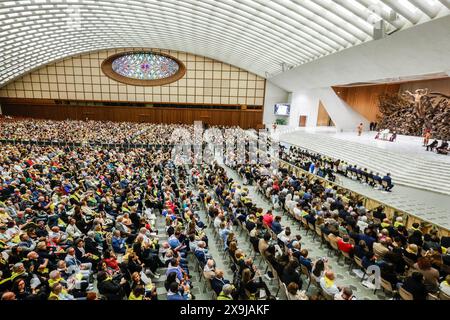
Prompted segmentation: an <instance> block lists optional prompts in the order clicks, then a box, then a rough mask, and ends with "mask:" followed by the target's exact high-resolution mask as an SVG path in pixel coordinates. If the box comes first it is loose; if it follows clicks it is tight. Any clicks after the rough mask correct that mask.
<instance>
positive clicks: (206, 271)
mask: <svg viewBox="0 0 450 320" xmlns="http://www.w3.org/2000/svg"><path fill="white" fill-rule="evenodd" d="M203 276H204V277H205V278H206V279H208V280H211V279H212V278H214V277H215V276H216V264H215V262H214V260H213V259H208V261H207V262H206V264H205V267H204V268H203Z"/></svg>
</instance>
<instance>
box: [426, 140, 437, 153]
mask: <svg viewBox="0 0 450 320" xmlns="http://www.w3.org/2000/svg"><path fill="white" fill-rule="evenodd" d="M438 144H439V142H438V141H437V140H434V141H433V142H432V143H430V144H429V145H427V151H433V149H434V148H436V147H437V146H438Z"/></svg>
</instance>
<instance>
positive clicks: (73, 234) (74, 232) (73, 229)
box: [66, 219, 83, 239]
mask: <svg viewBox="0 0 450 320" xmlns="http://www.w3.org/2000/svg"><path fill="white" fill-rule="evenodd" d="M75 223H76V220H75V219H70V220H69V225H68V226H67V227H66V233H67V235H68V236H69V237H70V238H72V239H76V238H79V237H81V236H83V233H82V232H81V231H80V229H78V227H77V226H76V224H75Z"/></svg>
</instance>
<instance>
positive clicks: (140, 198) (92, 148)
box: [0, 119, 450, 301]
mask: <svg viewBox="0 0 450 320" xmlns="http://www.w3.org/2000/svg"><path fill="white" fill-rule="evenodd" d="M5 123H6V127H7V129H6V130H4V132H3V133H2V136H1V138H2V139H0V140H2V144H1V145H2V151H1V152H0V251H1V256H0V295H1V298H2V299H3V300H14V299H17V300H74V299H79V300H97V299H105V300H123V299H127V300H150V301H151V300H158V299H167V300H191V299H197V294H198V292H199V289H201V290H202V292H206V293H207V297H208V298H210V299H217V300H238V299H240V300H258V299H287V300H317V299H325V300H354V299H357V297H356V296H355V295H354V293H353V292H352V289H351V288H350V286H346V285H338V284H337V283H336V274H335V273H334V272H333V271H332V269H331V268H329V267H328V263H329V261H328V259H330V260H334V259H342V260H343V261H344V262H345V263H347V264H348V266H349V269H352V268H353V267H356V268H360V269H361V270H362V273H363V275H362V277H361V281H362V282H364V281H371V277H370V276H371V270H372V269H373V266H377V267H379V268H380V270H381V288H380V290H383V291H385V292H387V293H390V294H391V295H392V297H393V298H395V299H404V300H411V299H414V300H419V299H435V300H436V299H448V295H449V288H450V276H449V274H450V272H449V269H450V238H448V237H443V236H441V235H440V234H439V233H438V232H437V231H436V230H430V231H424V230H421V228H420V225H419V224H413V225H412V226H411V227H410V228H407V227H406V226H405V224H404V221H403V220H402V217H401V216H390V215H387V214H386V213H385V212H384V209H383V207H379V208H376V209H375V210H368V209H366V208H365V207H364V206H363V204H362V203H363V202H361V200H360V199H357V198H355V197H354V196H353V194H352V193H350V192H346V191H345V189H342V188H341V189H338V188H337V187H335V186H334V187H333V186H331V185H329V184H328V182H327V181H326V180H322V179H315V178H311V176H310V175H307V174H304V175H302V176H295V175H294V174H293V172H292V171H290V170H289V168H283V167H279V168H272V167H271V166H270V163H268V164H261V163H259V164H258V163H256V162H254V161H252V160H250V157H249V154H248V153H246V154H245V158H246V159H247V160H246V161H245V163H239V161H237V158H238V157H237V154H238V152H237V146H235V147H234V148H227V149H226V152H225V154H223V156H220V155H217V154H216V155H214V151H213V152H212V154H209V155H210V156H212V157H213V159H212V161H204V162H201V163H197V164H195V165H192V163H190V162H189V163H186V162H183V160H186V159H188V160H191V157H192V155H184V156H183V155H180V154H178V153H177V154H176V156H175V157H173V153H172V151H173V146H172V144H175V143H176V142H177V139H178V138H181V137H174V136H173V134H172V133H173V131H174V130H175V129H184V130H187V132H190V133H192V132H193V126H180V125H156V124H118V125H117V127H116V126H115V124H112V123H108V122H106V123H103V122H94V121H87V122H78V121H76V122H71V121H64V122H52V121H46V120H33V121H30V120H23V121H17V120H14V119H7V121H6V122H5ZM78 126H80V127H83V128H85V129H82V130H76V128H77V127H78ZM15 128H16V129H17V130H16V129H15ZM118 128H119V129H118ZM215 129H217V131H216V132H220V133H221V134H220V135H217V136H216V137H213V139H212V140H213V141H214V143H215V144H216V145H224V144H226V142H228V141H230V139H231V136H232V135H238V136H239V137H240V138H241V139H244V140H247V142H248V139H250V138H249V136H248V135H247V134H246V133H245V131H244V130H242V129H240V128H223V127H218V128H215ZM223 129H228V130H223ZM27 130H28V131H29V132H31V130H32V131H33V132H34V133H35V134H34V135H33V136H34V137H36V138H35V139H31V141H33V142H35V143H30V139H28V138H27V137H28V136H29V135H28V136H27V135H26V131H27ZM212 132H213V131H212ZM228 135H229V136H228ZM12 140H13V141H14V142H12ZM49 141H50V142H52V141H53V142H55V141H56V142H58V143H57V144H54V145H51V144H50V145H48V144H42V143H40V142H49ZM65 142H68V143H67V144H66V143H65ZM69 142H70V143H72V144H70V143H69ZM78 143H81V144H83V146H80V145H77V144H78ZM247 144H248V143H247ZM139 146H140V147H139ZM209 151H211V150H209V149H208V150H207V148H205V153H207V152H209ZM266 156H267V155H266ZM183 157H185V158H183ZM272 160H275V161H276V159H272ZM230 172H234V173H236V174H237V175H238V177H239V180H233V179H232V178H231V177H230V174H229V173H230ZM327 175H328V177H331V176H332V175H333V173H332V172H329V173H325V176H327ZM331 180H332V179H331ZM253 185H255V186H256V188H257V190H259V192H260V194H261V196H262V197H263V198H265V199H266V201H267V203H268V207H269V208H271V209H269V210H267V209H265V208H263V207H261V206H258V205H257V202H256V201H255V199H253V198H252V196H251V195H250V193H249V189H248V187H249V186H253ZM286 219H289V222H288V221H286V222H285V220H286ZM294 228H298V229H301V230H303V231H304V232H305V236H310V237H311V239H312V240H313V241H314V245H317V246H322V247H323V246H326V247H327V248H328V252H329V255H328V258H327V257H321V258H318V259H316V260H314V261H312V260H311V259H310V258H309V257H308V248H305V247H303V246H302V236H301V235H296V236H294V235H293V231H294ZM216 249H217V250H216ZM219 263H220V264H221V265H222V264H223V265H224V266H226V267H227V268H228V270H224V269H221V268H219V267H218V265H219ZM228 274H231V275H232V277H231V278H227V277H225V275H228ZM344 282H345V279H344Z"/></svg>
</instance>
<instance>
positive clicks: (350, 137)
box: [276, 127, 450, 163]
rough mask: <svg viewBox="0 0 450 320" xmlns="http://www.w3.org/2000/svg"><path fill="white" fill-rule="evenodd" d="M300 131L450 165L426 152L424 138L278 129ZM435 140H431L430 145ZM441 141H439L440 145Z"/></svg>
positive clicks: (444, 157) (323, 129) (330, 129)
mask: <svg viewBox="0 0 450 320" xmlns="http://www.w3.org/2000/svg"><path fill="white" fill-rule="evenodd" d="M286 130H288V131H291V130H292V131H298V132H302V131H304V132H308V133H314V134H320V135H329V136H331V137H333V138H336V139H342V140H346V141H351V142H357V143H360V144H365V145H370V146H372V147H377V148H380V149H383V150H387V151H390V152H396V153H400V154H403V155H404V154H408V155H411V156H412V157H415V158H421V159H427V160H430V161H436V162H444V163H450V155H440V154H437V153H435V152H430V151H426V149H425V148H424V147H423V146H422V145H423V138H421V137H413V136H403V135H398V136H397V141H395V142H389V141H383V140H377V139H375V136H376V135H377V132H374V131H372V132H363V134H362V135H361V136H358V134H357V133H356V132H348V131H346V132H337V130H336V128H335V127H315V128H289V127H282V128H278V129H277V132H276V133H277V134H282V132H283V131H286ZM389 136H390V135H389ZM432 140H433V139H431V140H430V143H431V141H432ZM440 143H441V140H439V144H440Z"/></svg>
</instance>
